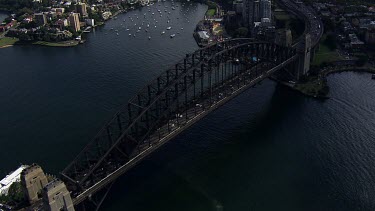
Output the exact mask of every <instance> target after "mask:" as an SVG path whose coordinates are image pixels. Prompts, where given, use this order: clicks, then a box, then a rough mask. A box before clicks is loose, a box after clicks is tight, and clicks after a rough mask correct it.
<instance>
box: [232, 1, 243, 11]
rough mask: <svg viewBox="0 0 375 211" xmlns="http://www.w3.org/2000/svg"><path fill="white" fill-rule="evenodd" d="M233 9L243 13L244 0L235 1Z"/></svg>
mask: <svg viewBox="0 0 375 211" xmlns="http://www.w3.org/2000/svg"><path fill="white" fill-rule="evenodd" d="M233 10H234V11H235V12H236V13H237V14H242V11H243V1H242V0H236V1H233Z"/></svg>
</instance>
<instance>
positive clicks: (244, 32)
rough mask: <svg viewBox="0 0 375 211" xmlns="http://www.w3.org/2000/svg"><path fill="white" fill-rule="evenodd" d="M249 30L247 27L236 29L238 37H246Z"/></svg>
mask: <svg viewBox="0 0 375 211" xmlns="http://www.w3.org/2000/svg"><path fill="white" fill-rule="evenodd" d="M247 33H249V30H248V29H247V28H246V27H240V28H238V29H237V30H236V32H235V34H236V37H246V36H247Z"/></svg>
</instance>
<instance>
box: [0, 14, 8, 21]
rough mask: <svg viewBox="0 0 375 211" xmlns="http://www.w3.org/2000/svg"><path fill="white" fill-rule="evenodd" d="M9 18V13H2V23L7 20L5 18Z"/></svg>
mask: <svg viewBox="0 0 375 211" xmlns="http://www.w3.org/2000/svg"><path fill="white" fill-rule="evenodd" d="M7 17H8V14H7V13H5V12H0V23H2V22H3V21H4V20H5V18H7Z"/></svg>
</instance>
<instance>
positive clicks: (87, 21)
mask: <svg viewBox="0 0 375 211" xmlns="http://www.w3.org/2000/svg"><path fill="white" fill-rule="evenodd" d="M85 22H86V25H87V26H95V20H94V19H86V20H85Z"/></svg>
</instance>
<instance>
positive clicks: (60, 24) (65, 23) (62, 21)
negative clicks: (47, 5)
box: [55, 19, 68, 30]
mask: <svg viewBox="0 0 375 211" xmlns="http://www.w3.org/2000/svg"><path fill="white" fill-rule="evenodd" d="M55 25H56V26H58V27H59V29H60V30H63V29H64V28H65V27H67V26H68V20H67V19H59V20H57V21H56V23H55Z"/></svg>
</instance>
